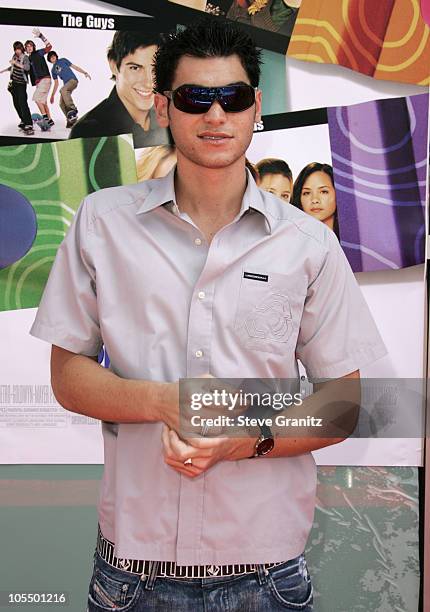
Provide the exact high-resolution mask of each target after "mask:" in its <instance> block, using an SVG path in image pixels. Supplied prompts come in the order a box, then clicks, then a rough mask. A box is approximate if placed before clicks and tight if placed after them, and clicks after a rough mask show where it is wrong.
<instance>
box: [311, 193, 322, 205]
mask: <svg viewBox="0 0 430 612" xmlns="http://www.w3.org/2000/svg"><path fill="white" fill-rule="evenodd" d="M319 201H320V199H319V195H318V194H317V193H313V194H312V204H319Z"/></svg>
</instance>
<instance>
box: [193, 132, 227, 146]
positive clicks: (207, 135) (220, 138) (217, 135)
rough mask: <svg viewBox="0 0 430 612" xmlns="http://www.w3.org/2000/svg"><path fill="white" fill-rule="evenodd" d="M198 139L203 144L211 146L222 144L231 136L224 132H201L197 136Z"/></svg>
mask: <svg viewBox="0 0 430 612" xmlns="http://www.w3.org/2000/svg"><path fill="white" fill-rule="evenodd" d="M198 138H200V140H204V141H205V142H210V143H211V144H222V143H224V142H227V141H228V140H231V139H232V138H233V136H231V135H230V134H226V133H224V132H202V133H201V134H198Z"/></svg>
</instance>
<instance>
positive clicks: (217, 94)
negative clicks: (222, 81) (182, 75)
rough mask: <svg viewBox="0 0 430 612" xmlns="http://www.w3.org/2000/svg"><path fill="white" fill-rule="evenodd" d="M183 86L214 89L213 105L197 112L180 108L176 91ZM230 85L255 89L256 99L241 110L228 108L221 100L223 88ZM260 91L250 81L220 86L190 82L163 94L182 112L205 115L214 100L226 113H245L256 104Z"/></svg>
mask: <svg viewBox="0 0 430 612" xmlns="http://www.w3.org/2000/svg"><path fill="white" fill-rule="evenodd" d="M183 87H195V88H199V89H204V90H208V91H214V92H215V95H214V97H213V100H212V102H211V105H210V106H209V107H208V108H202V109H201V110H200V109H199V110H198V111H197V112H196V111H194V112H188V111H184V110H182V109H181V108H178V107H177V106H176V104H175V93H176V92H177V91H179V90H180V89H182V88H183ZM228 87H247V88H250V89H252V90H253V92H254V99H253V101H252V104H250V105H249V106H246V107H245V108H242V109H241V110H237V111H234V110H226V109H225V108H224V107H223V105H222V102H221V100H220V97H221V98H222V95H223V94H222V90H223V89H227V88H228ZM257 91H258V87H253V86H252V85H249V84H248V83H235V84H232V85H222V86H220V87H204V86H203V85H188V84H186V83H185V84H184V85H179V87H177V88H176V89H171V90H167V91H163V95H164V96H166V98H168V99H169V100H171V101H172V102H173V105H174V106H175V108H177V109H178V110H180V111H181V112H182V113H187V114H189V115H204V113H207V112H208V110H209V109H210V108H211V107H212V104H213V103H214V102H218V104H219V105H220V106H221V108H222V109H223V111H224V112H225V113H243V111H246V110H248V108H251V106H252V105H253V104H255V94H256V93H257Z"/></svg>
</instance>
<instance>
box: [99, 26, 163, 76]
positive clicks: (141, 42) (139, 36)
mask: <svg viewBox="0 0 430 612" xmlns="http://www.w3.org/2000/svg"><path fill="white" fill-rule="evenodd" d="M161 40H162V36H161V34H158V33H155V32H151V33H150V34H149V33H145V32H127V31H120V32H115V34H114V37H113V39H112V42H111V45H110V47H109V48H108V51H107V58H108V60H109V61H111V60H112V61H114V62H115V64H116V67H117V68H118V70H119V69H120V67H121V62H122V60H123V59H124V58H125V57H126V56H127V55H129V54H130V53H134V52H135V51H136V49H139V48H140V47H150V46H151V45H156V46H157V47H158V45H159V44H160V42H161Z"/></svg>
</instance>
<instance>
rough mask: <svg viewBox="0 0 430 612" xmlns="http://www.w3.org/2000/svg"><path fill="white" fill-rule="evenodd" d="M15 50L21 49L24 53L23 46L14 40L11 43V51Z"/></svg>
mask: <svg viewBox="0 0 430 612" xmlns="http://www.w3.org/2000/svg"><path fill="white" fill-rule="evenodd" d="M17 49H21V51H22V52H23V53H25V49H24V45H23V44H22V42H21V41H20V40H16V41H15V42H14V43H13V50H14V51H16V50H17Z"/></svg>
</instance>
